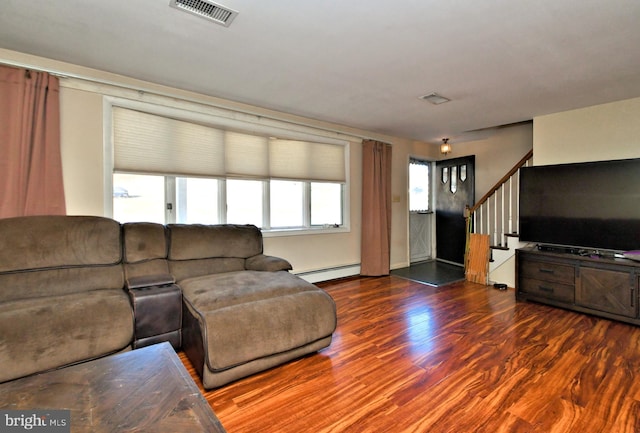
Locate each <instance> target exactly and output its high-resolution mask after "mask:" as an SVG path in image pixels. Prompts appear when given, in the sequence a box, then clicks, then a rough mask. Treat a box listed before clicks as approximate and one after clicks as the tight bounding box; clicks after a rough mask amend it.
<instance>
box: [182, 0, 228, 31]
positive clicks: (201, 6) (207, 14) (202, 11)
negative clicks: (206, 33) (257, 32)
mask: <svg viewBox="0 0 640 433" xmlns="http://www.w3.org/2000/svg"><path fill="white" fill-rule="evenodd" d="M169 6H171V7H173V8H176V9H180V10H183V11H185V12H189V13H191V14H194V15H197V16H199V17H202V18H206V19H208V20H211V21H213V22H215V23H218V24H221V25H223V26H225V27H229V25H230V24H231V22H232V21H233V19H234V18H235V17H236V15H238V12H237V11H234V10H232V9H229V8H227V7H225V6H222V5H219V4H216V3H213V2H210V1H204V0H171V1H170V2H169Z"/></svg>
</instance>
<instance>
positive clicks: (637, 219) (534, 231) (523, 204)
mask: <svg viewBox="0 0 640 433" xmlns="http://www.w3.org/2000/svg"><path fill="white" fill-rule="evenodd" d="M519 224H520V226H519V234H520V240H522V241H524V242H532V243H537V244H538V245H539V246H541V247H544V246H550V247H554V246H556V247H564V248H569V249H585V250H590V251H598V250H603V251H606V252H614V253H615V252H623V251H630V250H640V159H624V160H616V161H598V162H586V163H576V164H560V165H544V166H534V167H523V168H522V169H520V209H519Z"/></svg>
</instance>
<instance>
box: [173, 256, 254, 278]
mask: <svg viewBox="0 0 640 433" xmlns="http://www.w3.org/2000/svg"><path fill="white" fill-rule="evenodd" d="M244 266H245V259H241V258H233V257H226V258H225V257H221V258H212V259H194V260H169V272H170V273H171V274H173V276H174V277H176V281H177V282H178V284H182V283H181V282H182V280H184V279H186V278H193V277H200V276H203V275H210V274H219V273H223V272H233V271H242V270H244Z"/></svg>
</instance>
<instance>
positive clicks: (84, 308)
mask: <svg viewBox="0 0 640 433" xmlns="http://www.w3.org/2000/svg"><path fill="white" fill-rule="evenodd" d="M132 339H133V313H132V309H131V304H130V302H129V298H128V296H127V294H126V293H125V292H124V291H123V290H121V289H110V290H94V291H89V292H82V293H76V294H70V295H61V296H51V297H44V296H43V297H41V298H38V299H30V300H20V301H14V302H5V303H0V365H2V369H0V382H3V381H7V380H10V379H15V378H18V377H22V376H25V375H28V374H32V373H36V372H40V371H45V370H48V369H52V368H58V367H61V366H64V365H68V364H72V363H76V362H79V361H85V360H89V359H92V358H96V357H100V356H103V355H107V354H109V353H112V352H116V351H120V350H122V349H124V348H126V347H128V345H129V344H130V343H131V341H132Z"/></svg>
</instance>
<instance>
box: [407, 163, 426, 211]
mask: <svg viewBox="0 0 640 433" xmlns="http://www.w3.org/2000/svg"><path fill="white" fill-rule="evenodd" d="M427 210H429V165H428V164H423V163H418V164H416V163H410V164H409V211H411V212H420V211H427Z"/></svg>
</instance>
